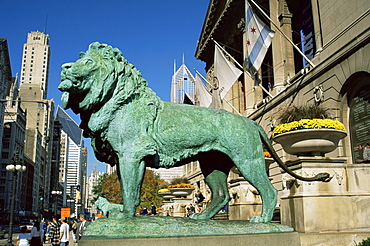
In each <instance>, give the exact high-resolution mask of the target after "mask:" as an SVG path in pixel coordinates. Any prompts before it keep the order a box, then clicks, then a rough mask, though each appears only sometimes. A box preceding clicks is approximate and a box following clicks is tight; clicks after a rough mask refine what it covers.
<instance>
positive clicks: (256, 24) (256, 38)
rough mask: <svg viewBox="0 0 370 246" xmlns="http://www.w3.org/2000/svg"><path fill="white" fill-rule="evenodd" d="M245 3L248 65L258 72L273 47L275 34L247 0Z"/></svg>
mask: <svg viewBox="0 0 370 246" xmlns="http://www.w3.org/2000/svg"><path fill="white" fill-rule="evenodd" d="M245 3H246V5H245V12H246V23H245V26H246V33H247V48H248V65H249V68H251V67H254V68H255V69H256V70H258V69H259V68H260V67H261V64H262V61H263V59H264V58H265V55H266V53H267V50H268V48H269V46H270V45H271V41H272V38H273V37H274V32H273V31H271V29H270V28H269V27H268V26H267V25H265V23H263V22H262V21H261V20H260V19H259V18H258V17H257V15H256V14H255V13H254V12H253V10H252V8H251V6H250V5H249V3H248V1H247V0H246V1H245Z"/></svg>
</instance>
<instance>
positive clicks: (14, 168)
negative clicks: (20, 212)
mask: <svg viewBox="0 0 370 246" xmlns="http://www.w3.org/2000/svg"><path fill="white" fill-rule="evenodd" d="M21 164H22V161H21V159H20V158H19V153H18V151H17V153H16V154H15V158H13V159H11V160H10V162H9V165H7V166H6V170H8V171H11V172H13V189H12V200H11V203H10V218H9V235H8V242H7V244H6V245H7V246H13V245H14V244H13V220H14V206H15V196H16V193H17V189H16V188H17V187H16V186H17V174H18V172H24V171H26V166H22V165H21Z"/></svg>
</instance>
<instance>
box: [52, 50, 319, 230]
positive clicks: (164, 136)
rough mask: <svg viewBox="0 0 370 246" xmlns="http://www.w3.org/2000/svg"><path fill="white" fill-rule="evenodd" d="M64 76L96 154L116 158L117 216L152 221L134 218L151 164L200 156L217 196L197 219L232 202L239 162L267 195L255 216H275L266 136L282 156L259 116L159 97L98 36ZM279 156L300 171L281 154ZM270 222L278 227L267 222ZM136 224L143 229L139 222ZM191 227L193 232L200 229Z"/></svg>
mask: <svg viewBox="0 0 370 246" xmlns="http://www.w3.org/2000/svg"><path fill="white" fill-rule="evenodd" d="M61 80H62V81H61V83H60V85H59V87H58V88H59V89H60V90H61V91H64V94H63V97H62V102H63V106H64V107H65V108H71V109H72V110H73V112H75V113H76V114H80V117H81V124H80V127H81V128H82V129H83V130H84V136H85V137H90V138H91V139H92V141H91V142H92V147H93V148H94V152H95V156H96V157H97V159H98V160H100V161H103V162H106V163H110V164H111V165H117V173H118V177H119V180H120V185H121V194H122V199H123V206H122V207H120V208H122V210H121V212H120V213H115V214H114V215H113V216H112V217H114V219H117V218H120V219H121V220H122V224H125V223H127V221H126V220H125V219H127V218H132V222H130V223H131V224H132V223H139V224H140V225H137V226H136V228H137V227H138V226H142V227H146V226H149V225H141V223H142V221H141V219H137V218H133V217H134V214H135V209H136V207H137V206H138V205H139V198H140V187H141V183H142V180H143V175H144V171H145V168H146V167H152V168H160V167H165V168H170V167H174V166H180V165H184V164H187V163H189V162H190V161H195V160H197V161H199V164H200V167H201V170H202V173H203V175H204V177H205V180H206V182H207V185H208V186H209V188H210V190H211V192H212V197H211V203H210V204H209V205H208V206H207V208H206V209H205V210H204V211H202V213H200V214H193V215H192V217H191V218H192V219H210V218H212V217H213V216H214V215H215V214H217V212H218V211H219V210H220V209H222V208H223V207H224V206H225V205H226V204H227V203H228V201H229V199H230V197H229V192H228V184H227V176H228V173H229V171H230V169H231V168H232V167H233V166H234V165H235V166H236V167H237V168H238V170H239V171H240V173H241V174H242V175H243V176H244V177H245V179H246V180H248V181H249V183H250V184H252V185H253V186H254V187H255V188H256V189H257V190H258V191H259V193H260V195H261V198H262V201H263V204H262V214H261V215H256V216H254V217H253V218H252V219H251V221H252V222H265V223H267V222H269V221H270V220H271V218H272V216H273V211H274V209H275V205H276V201H277V191H276V190H275V188H274V187H273V186H272V184H271V183H270V181H269V179H268V177H267V175H266V170H265V160H264V156H263V148H262V143H264V144H265V146H266V147H267V149H268V150H269V152H270V153H271V154H272V156H273V157H274V159H275V160H277V159H276V158H277V155H276V153H275V151H274V150H273V148H272V146H271V143H270V140H269V139H268V137H267V135H266V133H265V132H264V130H263V129H262V128H261V127H260V126H259V125H258V124H257V123H256V122H254V121H252V120H250V119H248V118H245V117H241V116H238V115H235V114H232V113H230V112H227V111H225V110H221V109H210V108H203V107H199V106H192V105H185V104H176V103H170V102H164V101H162V100H160V98H159V97H157V96H156V94H155V93H154V92H153V91H152V90H151V89H150V88H149V87H148V85H147V82H146V80H145V79H143V78H142V76H141V73H140V71H138V70H137V69H136V68H135V67H134V66H133V65H132V64H130V63H129V62H128V61H127V60H126V59H125V58H124V57H123V56H122V53H121V51H119V50H118V49H117V48H112V47H111V46H109V45H106V44H99V43H92V44H91V45H90V46H89V49H88V51H87V52H86V53H81V54H80V59H79V60H77V61H76V62H74V63H67V64H64V65H63V66H62V73H61ZM278 163H279V164H280V165H282V167H283V168H284V170H286V171H287V172H289V173H290V174H291V175H293V176H294V177H297V175H296V174H294V173H292V172H290V170H288V169H287V168H286V167H284V166H283V165H284V164H283V163H282V162H281V161H279V162H278ZM324 176H325V175H324ZM312 180H316V179H312ZM115 208H117V207H115ZM115 210H116V209H115ZM108 211H109V210H108ZM160 220H161V219H158V221H160ZM99 223H103V222H98V224H99ZM115 223H116V222H115ZM117 223H118V222H117ZM145 223H146V222H145ZM192 223H200V224H202V223H206V222H202V221H199V222H198V221H195V220H188V219H187V220H184V222H181V223H180V222H179V224H178V226H180V225H181V230H185V229H184V228H186V227H194V225H192ZM212 223H215V222H212ZM112 225H113V223H112ZM225 225H226V226H231V225H232V223H230V224H225ZM225 225H224V226H225ZM246 225H248V226H250V227H253V225H254V226H255V227H256V228H261V226H262V225H260V224H248V223H246ZM153 226H154V225H152V224H151V226H149V227H148V229H150V228H152V227H153ZM178 226H176V224H174V225H173V227H174V228H177V227H178ZM118 227H119V226H117V228H118ZM125 228H126V227H125ZM265 228H275V227H270V226H267V225H266V227H265ZM151 230H152V231H154V230H156V229H154V228H152V229H151ZM181 230H178V231H181ZM224 230H229V229H224ZM257 230H258V229H257ZM113 231H114V230H113ZM135 231H136V232H137V233H140V232H139V231H140V230H138V229H136V230H135ZM186 231H188V232H189V234H192V235H194V233H197V231H198V230H194V231H193V232H191V231H192V230H190V229H186ZM104 233H110V232H109V230H105V232H104ZM178 233H179V232H178Z"/></svg>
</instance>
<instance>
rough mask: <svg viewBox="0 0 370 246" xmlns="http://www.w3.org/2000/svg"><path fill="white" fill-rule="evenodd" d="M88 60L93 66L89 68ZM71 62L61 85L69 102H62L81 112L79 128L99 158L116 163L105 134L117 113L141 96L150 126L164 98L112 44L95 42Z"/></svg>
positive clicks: (63, 75) (65, 70)
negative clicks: (158, 94) (160, 97)
mask: <svg viewBox="0 0 370 246" xmlns="http://www.w3.org/2000/svg"><path fill="white" fill-rule="evenodd" d="M89 61H90V62H91V63H93V64H94V65H93V66H91V67H90V65H89ZM68 65H69V67H68V68H69V69H64V70H63V71H62V83H61V85H60V86H59V89H60V90H62V91H65V93H64V95H63V99H62V100H65V101H67V102H63V105H64V107H65V108H71V109H72V110H73V111H74V112H75V113H80V114H81V124H80V127H81V128H82V129H83V130H84V136H85V137H90V138H92V140H93V142H92V144H93V145H94V149H95V150H96V152H95V153H96V154H97V158H98V159H99V160H100V161H105V162H108V163H111V164H114V162H116V158H115V157H114V156H111V155H112V153H111V152H112V151H111V147H110V145H109V144H108V142H107V141H105V139H104V136H102V135H104V134H103V132H104V130H105V129H107V127H108V125H109V123H110V122H111V121H112V119H113V117H114V113H115V112H116V111H117V110H118V109H119V108H120V107H122V106H124V105H125V104H128V103H130V102H131V101H133V100H136V99H138V98H140V102H142V105H141V106H142V107H147V112H148V117H147V121H148V128H150V127H149V126H150V125H152V124H153V122H154V120H155V118H156V116H157V112H158V109H159V108H160V107H161V100H160V99H159V97H158V96H157V95H156V94H155V93H154V92H153V91H152V90H151V89H150V88H149V87H148V83H147V81H146V80H145V79H144V78H143V77H142V75H141V72H140V71H139V70H137V69H136V68H135V66H134V65H133V64H131V63H129V62H128V61H127V60H126V59H125V58H124V57H123V56H122V53H121V51H120V50H118V49H117V48H113V47H112V46H110V45H107V44H100V43H98V42H95V43H92V44H90V46H89V49H88V50H87V51H86V53H83V52H82V53H80V59H79V60H77V61H76V62H75V63H70V64H68ZM63 78H64V80H63ZM97 149H99V150H100V151H97ZM101 150H103V151H101ZM98 152H99V153H98ZM102 155H104V156H102Z"/></svg>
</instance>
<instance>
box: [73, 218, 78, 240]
mask: <svg viewBox="0 0 370 246" xmlns="http://www.w3.org/2000/svg"><path fill="white" fill-rule="evenodd" d="M77 228H78V221H77V219H73V222H72V238H73V242H76V238H77V236H76V233H77Z"/></svg>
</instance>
